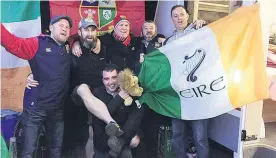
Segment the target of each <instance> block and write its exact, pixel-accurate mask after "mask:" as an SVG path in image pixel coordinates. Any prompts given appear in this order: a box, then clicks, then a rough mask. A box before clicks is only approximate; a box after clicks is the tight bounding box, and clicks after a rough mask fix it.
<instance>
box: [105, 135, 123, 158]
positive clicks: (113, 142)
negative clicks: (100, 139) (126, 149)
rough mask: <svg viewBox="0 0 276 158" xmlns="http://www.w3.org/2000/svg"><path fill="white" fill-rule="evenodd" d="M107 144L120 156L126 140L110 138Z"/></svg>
mask: <svg viewBox="0 0 276 158" xmlns="http://www.w3.org/2000/svg"><path fill="white" fill-rule="evenodd" d="M107 144H108V146H109V148H110V149H111V150H112V151H114V152H115V153H116V154H117V155H119V154H120V153H121V151H122V148H123V146H124V140H123V139H121V138H117V137H116V136H111V137H109V139H108V141H107ZM109 154H110V152H109ZM114 155H115V154H114ZM111 156H112V155H111Z"/></svg>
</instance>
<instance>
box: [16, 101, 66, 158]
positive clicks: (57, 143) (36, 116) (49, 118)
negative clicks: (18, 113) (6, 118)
mask: <svg viewBox="0 0 276 158" xmlns="http://www.w3.org/2000/svg"><path fill="white" fill-rule="evenodd" d="M32 104H33V102H32ZM24 106H25V105H24ZM38 107H39V105H32V107H24V108H23V113H22V120H21V121H22V139H23V143H22V146H21V152H20V157H21V158H33V157H34V156H35V150H36V148H37V147H38V142H37V140H38V135H39V132H40V129H41V126H42V124H43V123H45V126H46V135H47V142H48V151H49V152H48V155H49V156H48V157H49V158H60V157H61V146H62V140H63V130H64V127H63V124H64V123H63V110H62V109H58V110H51V111H49V110H45V109H39V108H38Z"/></svg>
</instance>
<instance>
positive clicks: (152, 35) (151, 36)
mask: <svg viewBox="0 0 276 158" xmlns="http://www.w3.org/2000/svg"><path fill="white" fill-rule="evenodd" d="M154 37H155V34H154V33H151V32H147V33H146V35H144V39H145V40H146V41H148V42H149V41H151V40H152V39H153V38H154Z"/></svg>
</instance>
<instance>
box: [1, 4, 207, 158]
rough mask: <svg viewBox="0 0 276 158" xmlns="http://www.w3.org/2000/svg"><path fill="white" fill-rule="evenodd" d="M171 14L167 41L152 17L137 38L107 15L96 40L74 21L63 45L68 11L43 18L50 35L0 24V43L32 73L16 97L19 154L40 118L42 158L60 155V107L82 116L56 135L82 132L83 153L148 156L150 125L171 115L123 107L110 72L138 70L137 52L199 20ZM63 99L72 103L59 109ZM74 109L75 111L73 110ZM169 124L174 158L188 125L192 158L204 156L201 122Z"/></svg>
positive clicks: (30, 150)
mask: <svg viewBox="0 0 276 158" xmlns="http://www.w3.org/2000/svg"><path fill="white" fill-rule="evenodd" d="M171 17H172V21H173V23H174V25H175V29H176V30H175V31H174V32H173V35H172V36H170V37H168V38H165V37H164V36H163V35H160V34H158V33H157V27H156V25H155V23H154V22H153V21H145V23H144V24H143V26H142V37H135V36H134V35H132V34H131V33H130V22H129V20H128V19H127V18H126V17H125V16H122V15H118V16H117V17H116V18H115V19H114V31H113V32H111V33H106V34H105V35H103V36H98V37H97V25H96V23H95V22H94V21H93V19H91V18H86V19H82V20H81V21H80V23H79V26H78V37H77V38H74V44H73V46H72V48H71V49H70V46H69V43H68V42H67V40H68V38H69V34H70V28H71V27H72V20H71V19H70V17H68V16H56V17H54V18H53V19H52V20H51V22H50V27H49V29H50V31H51V35H50V36H47V35H45V36H38V37H32V38H27V39H23V38H18V37H16V36H14V35H12V34H10V33H9V32H8V31H7V30H6V29H5V27H4V26H3V25H2V24H1V29H2V36H1V45H2V46H3V47H5V48H6V49H7V50H8V51H9V52H11V53H12V54H14V55H15V56H18V57H19V58H22V59H26V60H29V64H30V67H31V70H32V75H29V77H28V81H29V82H28V86H27V87H28V88H26V90H25V95H24V104H23V114H22V127H23V142H24V143H23V144H22V147H21V152H20V157H22V158H31V157H32V156H33V154H34V151H35V148H36V146H37V137H38V132H39V128H40V127H41V125H42V124H43V123H44V122H46V124H45V125H46V129H47V133H48V135H49V137H48V141H49V142H50V143H49V157H51V158H52V157H53V158H59V157H61V149H62V145H66V144H65V143H64V144H62V142H63V132H64V118H63V111H65V117H68V118H75V119H78V118H79V117H83V119H80V120H81V121H82V123H83V125H84V128H77V129H66V121H67V119H66V118H65V129H66V130H68V131H66V130H65V132H64V133H65V134H66V132H69V133H70V132H71V130H77V131H81V133H83V135H84V139H86V140H85V142H86V141H87V145H86V156H87V157H94V158H106V157H118V158H131V157H136V158H146V157H148V158H156V157H157V131H158V128H159V126H160V125H161V124H164V123H165V122H169V121H170V120H171V119H170V118H167V117H165V116H161V115H159V114H157V113H155V112H154V111H152V110H151V109H150V108H149V107H148V106H147V105H142V106H139V103H138V102H137V101H134V102H133V103H132V105H130V106H125V105H124V99H126V98H127V97H128V96H129V94H128V93H127V92H125V91H123V90H121V89H120V88H119V87H118V83H117V75H118V73H119V72H120V71H121V70H123V69H124V68H129V69H131V70H132V71H134V72H135V73H136V74H138V73H139V69H140V65H141V63H142V62H143V61H144V55H145V54H148V53H150V52H151V51H152V50H153V49H154V48H158V47H161V46H163V45H165V44H167V43H169V42H171V41H174V40H176V39H178V38H180V37H182V36H185V35H186V34H188V33H189V32H192V31H193V30H196V29H198V28H200V27H202V26H203V25H204V24H205V22H204V21H202V20H197V21H196V22H194V23H193V25H188V18H189V14H188V13H187V11H186V10H185V8H184V6H182V5H176V6H174V7H172V9H171ZM187 26H193V27H190V28H188V27H187ZM172 31H173V30H172ZM68 96H69V97H68ZM71 99H72V101H73V102H74V105H72V106H75V108H72V109H73V110H72V109H71V111H69V112H68V111H67V113H66V109H68V108H69V107H68V106H67V103H68V102H70V101H71ZM68 100H69V101H68ZM76 109H82V110H81V111H83V112H82V113H78V112H80V111H78V110H77V111H75V110H76ZM87 113H89V114H88V115H87ZM86 116H88V118H86ZM86 119H87V120H88V126H89V128H88V126H86ZM69 124H70V122H69ZM78 124H79V122H78ZM171 124H172V132H173V137H172V147H173V151H174V153H175V155H176V158H185V157H186V149H187V138H188V136H187V131H189V130H188V124H189V125H190V126H191V129H192V134H193V138H194V143H195V147H196V150H197V157H199V158H208V157H209V146H208V137H207V126H208V120H194V121H185V120H179V119H172V122H171ZM86 135H87V137H86ZM64 141H65V140H64ZM91 141H92V142H91ZM85 144H86V143H85ZM83 148H84V146H83ZM90 151H93V153H91V152H90Z"/></svg>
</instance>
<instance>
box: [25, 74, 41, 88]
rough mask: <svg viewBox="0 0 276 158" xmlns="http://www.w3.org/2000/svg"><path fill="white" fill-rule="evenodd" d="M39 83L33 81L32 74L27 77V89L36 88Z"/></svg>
mask: <svg viewBox="0 0 276 158" xmlns="http://www.w3.org/2000/svg"><path fill="white" fill-rule="evenodd" d="M38 85H39V83H38V82H37V81H36V80H34V75H33V74H30V75H29V76H28V77H27V86H26V87H27V88H28V89H32V87H36V86H38Z"/></svg>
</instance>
